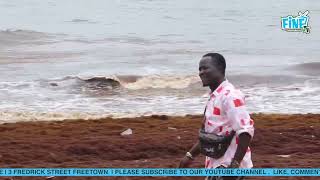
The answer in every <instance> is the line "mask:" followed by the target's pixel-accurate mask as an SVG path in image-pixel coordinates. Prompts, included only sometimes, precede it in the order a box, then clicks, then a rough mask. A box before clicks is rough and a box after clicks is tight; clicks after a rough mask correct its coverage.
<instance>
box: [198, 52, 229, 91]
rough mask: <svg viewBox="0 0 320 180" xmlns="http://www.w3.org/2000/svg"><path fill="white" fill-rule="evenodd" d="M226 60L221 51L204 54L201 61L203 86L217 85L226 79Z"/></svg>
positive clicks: (200, 68) (200, 73)
mask: <svg viewBox="0 0 320 180" xmlns="http://www.w3.org/2000/svg"><path fill="white" fill-rule="evenodd" d="M225 70H226V61H225V59H224V57H223V56H222V55H221V54H219V53H208V54H205V55H204V56H202V59H201V60H200V63H199V76H200V78H201V80H202V84H203V86H213V87H214V86H216V85H219V84H217V83H220V82H222V81H223V80H224V77H225Z"/></svg>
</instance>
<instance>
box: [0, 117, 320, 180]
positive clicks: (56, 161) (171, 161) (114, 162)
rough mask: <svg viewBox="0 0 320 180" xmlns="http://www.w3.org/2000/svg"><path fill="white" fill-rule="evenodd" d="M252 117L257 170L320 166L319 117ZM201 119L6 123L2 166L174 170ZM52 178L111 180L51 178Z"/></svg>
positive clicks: (0, 129) (0, 128)
mask: <svg viewBox="0 0 320 180" xmlns="http://www.w3.org/2000/svg"><path fill="white" fill-rule="evenodd" d="M252 117H253V119H254V120H255V128H256V130H255V136H254V139H253V142H252V144H251V149H252V151H253V161H254V166H255V167H257V168H259V167H265V168H271V167H306V168H307V167H319V165H320V159H319V156H320V152H319V147H320V141H319V137H320V114H306V115H299V114H297V115H277V114H273V115H265V114H253V115H252ZM201 120H202V118H201V116H200V115H199V116H185V117H168V116H157V115H154V116H150V117H139V118H124V119H110V118H106V119H100V120H65V121H54V122H52V121H51V122H49V121H48V122H45V121H44V122H18V123H5V124H2V125H0V136H1V140H0V146H1V148H0V165H1V167H123V168H124V167H127V168H133V167H141V168H149V167H161V168H175V167H177V165H178V163H179V160H180V159H181V158H182V157H183V156H184V154H185V152H186V151H187V150H189V148H190V147H191V146H192V145H193V143H194V142H195V141H196V138H197V136H196V135H197V131H198V128H199V127H200V124H201ZM128 128H131V129H132V130H133V134H132V135H128V136H121V135H120V133H121V132H123V131H125V130H126V129H128ZM192 167H199V168H202V167H204V157H203V156H199V157H198V158H197V159H196V160H195V161H194V163H193V164H192ZM163 178H164V177H158V178H156V179H163ZM1 179H45V178H44V177H37V178H30V177H24V178H23V177H14V178H1ZM53 179H110V178H108V177H102V178H97V177H91V178H90V177H55V178H53ZM117 179H141V178H138V177H133V178H126V177H119V178H117ZM146 179H149V178H146ZM170 179H174V178H170ZM183 179H185V178H183ZM186 179H203V178H201V177H193V178H186ZM249 179H272V178H266V177H260V178H249ZM280 179H305V178H304V177H296V178H294V177H291V178H285V177H283V178H280ZM306 179H310V178H306Z"/></svg>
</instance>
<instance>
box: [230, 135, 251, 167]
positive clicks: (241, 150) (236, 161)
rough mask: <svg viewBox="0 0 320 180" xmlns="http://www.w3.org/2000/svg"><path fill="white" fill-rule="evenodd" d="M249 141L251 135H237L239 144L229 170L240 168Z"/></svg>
mask: <svg viewBox="0 0 320 180" xmlns="http://www.w3.org/2000/svg"><path fill="white" fill-rule="evenodd" d="M250 141H251V135H250V134H249V133H246V132H244V133H241V134H240V135H239V144H238V147H237V150H236V153H235V155H234V158H233V159H232V162H231V164H230V166H229V168H238V167H239V166H240V162H241V161H242V159H243V157H244V155H245V154H246V152H247V149H248V147H249V145H250Z"/></svg>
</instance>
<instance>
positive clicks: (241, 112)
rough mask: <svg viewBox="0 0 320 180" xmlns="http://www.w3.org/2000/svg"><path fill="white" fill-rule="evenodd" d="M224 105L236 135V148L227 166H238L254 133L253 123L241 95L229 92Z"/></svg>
mask: <svg viewBox="0 0 320 180" xmlns="http://www.w3.org/2000/svg"><path fill="white" fill-rule="evenodd" d="M224 105H225V108H226V114H227V117H228V119H230V121H231V126H232V129H233V130H234V131H235V132H236V136H238V143H237V144H238V145H237V149H236V152H235V155H234V157H233V159H232V161H231V164H230V165H229V167H230V168H238V167H239V166H240V163H241V161H242V159H243V157H244V156H245V154H246V152H247V149H248V147H249V145H250V142H251V139H252V137H253V135H254V127H253V124H254V123H253V120H252V119H251V118H250V115H249V113H248V111H247V110H246V107H245V102H244V99H243V98H242V96H239V95H237V94H230V95H229V96H227V97H226V101H225V104H224Z"/></svg>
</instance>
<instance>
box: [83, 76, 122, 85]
mask: <svg viewBox="0 0 320 180" xmlns="http://www.w3.org/2000/svg"><path fill="white" fill-rule="evenodd" d="M85 82H87V83H90V84H91V83H92V84H93V85H94V86H97V87H110V86H111V87H119V86H121V84H120V82H118V81H117V80H114V79H110V78H105V77H94V78H91V79H87V80H85Z"/></svg>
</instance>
